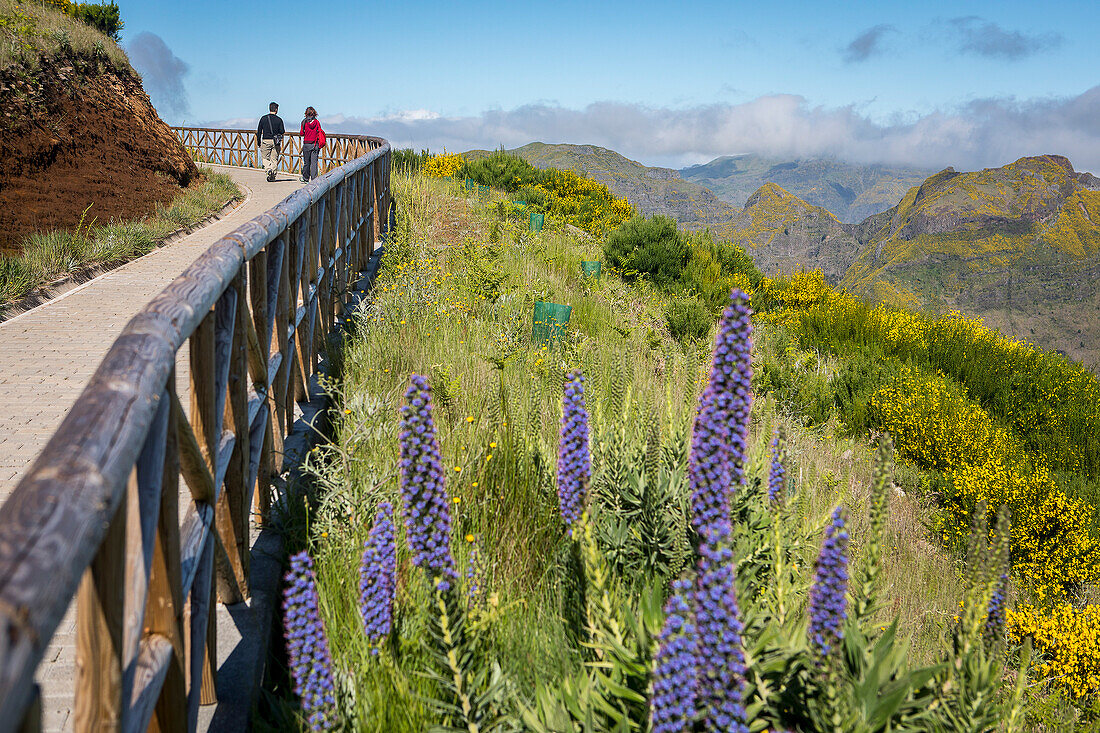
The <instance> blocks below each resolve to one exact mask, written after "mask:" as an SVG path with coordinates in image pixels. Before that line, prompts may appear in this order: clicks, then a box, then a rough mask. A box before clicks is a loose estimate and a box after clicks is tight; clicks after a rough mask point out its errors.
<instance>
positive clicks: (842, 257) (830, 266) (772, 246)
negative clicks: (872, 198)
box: [715, 183, 860, 283]
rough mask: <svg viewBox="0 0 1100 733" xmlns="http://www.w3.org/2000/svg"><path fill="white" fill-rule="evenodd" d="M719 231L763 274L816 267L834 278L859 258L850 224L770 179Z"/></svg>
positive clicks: (832, 279) (840, 275)
mask: <svg viewBox="0 0 1100 733" xmlns="http://www.w3.org/2000/svg"><path fill="white" fill-rule="evenodd" d="M715 230H716V232H717V233H718V234H720V235H721V236H723V237H728V238H729V239H731V240H732V241H735V242H737V243H738V244H740V245H741V246H742V247H743V248H744V250H745V251H746V252H748V253H749V254H750V255H752V258H753V259H754V260H755V261H756V266H757V267H758V268H760V271H761V272H763V273H765V274H767V275H774V274H776V273H779V272H785V273H790V272H794V271H795V270H797V269H799V268H820V269H821V270H822V271H823V272H824V274H825V277H826V278H827V279H829V280H830V281H831V282H834V283H835V282H837V281H839V280H840V278H841V277H843V276H844V273H845V272H847V270H848V267H849V266H850V265H851V264H852V263H853V262H854V261H855V259H856V257H858V256H859V252H860V244H859V242H858V241H857V240H856V238H855V236H854V235H853V234H852V232H851V228H850V227H848V226H846V225H845V224H843V223H841V222H840V220H838V219H837V218H836V217H835V216H833V215H832V214H831V213H829V212H828V211H826V210H825V209H823V208H821V207H820V206H811V205H810V204H808V203H806V202H805V201H803V200H802V199H800V198H798V197H797V196H794V195H793V194H791V193H790V192H788V191H786V190H784V189H783V188H782V187H780V186H778V185H776V184H774V183H766V184H764V185H763V186H761V187H760V189H759V190H757V191H756V192H755V193H753V194H752V196H750V197H749V199H748V201H746V202H745V208H744V210H743V211H742V212H741V213H740V214H739V215H737V216H736V217H734V219H733V220H732V221H731V222H729V223H728V224H726V225H724V226H719V227H715Z"/></svg>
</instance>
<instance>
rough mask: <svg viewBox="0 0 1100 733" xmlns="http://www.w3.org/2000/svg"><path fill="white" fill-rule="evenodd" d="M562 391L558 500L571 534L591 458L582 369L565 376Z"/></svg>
mask: <svg viewBox="0 0 1100 733" xmlns="http://www.w3.org/2000/svg"><path fill="white" fill-rule="evenodd" d="M566 379H567V380H568V381H566V383H565V393H564V394H563V395H562V400H561V402H562V416H561V441H560V443H559V444H558V502H559V504H560V505H561V516H562V519H564V520H565V526H566V528H567V529H568V531H569V536H570V537H572V536H573V527H574V525H576V524H577V522H579V521H580V519H581V513H582V512H583V511H584V503H585V498H586V496H587V494H588V482H589V480H590V479H591V477H592V461H591V458H590V456H589V453H588V411H587V410H586V409H585V406H584V376H583V375H582V374H581V373H580V372H579V371H574V372H570V373H569V375H568V376H567V377H566Z"/></svg>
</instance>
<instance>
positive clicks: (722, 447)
mask: <svg viewBox="0 0 1100 733" xmlns="http://www.w3.org/2000/svg"><path fill="white" fill-rule="evenodd" d="M751 315H752V311H751V310H750V309H749V306H748V296H746V295H745V294H744V293H742V292H741V291H740V290H734V291H733V292H732V293H730V306H729V307H728V308H726V309H725V311H723V313H722V320H721V322H720V323H719V325H718V336H717V337H716V338H715V341H714V357H713V359H712V361H711V367H710V379H709V381H708V382H707V387H706V389H704V390H703V394H701V395H700V396H699V413H698V415H697V417H696V418H695V427H694V430H693V431H692V436H691V461H690V464H689V468H688V483H689V485H690V487H691V508H692V520H691V524H692V527H693V528H694V529H695V531H696V532H697V533H698V534H699V536H700V538H702V540H703V542H704V543H712V544H713V543H718V542H721V541H722V540H724V539H725V538H726V537H727V536H728V535H729V533H730V508H729V507H730V500H731V499H732V498H733V492H734V490H735V489H736V488H737V487H738V486H740V485H741V483H742V482H743V481H744V473H745V471H744V463H745V445H746V441H747V438H748V429H749V409H750V408H751V406H752V393H751V391H750V388H751V382H752V361H751V354H752V322H751V320H750V317H751Z"/></svg>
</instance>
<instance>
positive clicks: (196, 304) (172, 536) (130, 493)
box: [0, 138, 390, 731]
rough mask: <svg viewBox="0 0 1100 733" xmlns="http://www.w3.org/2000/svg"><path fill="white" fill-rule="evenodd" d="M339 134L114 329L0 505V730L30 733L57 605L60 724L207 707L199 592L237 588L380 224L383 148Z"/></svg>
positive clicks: (207, 602) (178, 715) (386, 199)
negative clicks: (343, 159) (72, 635)
mask: <svg viewBox="0 0 1100 733" xmlns="http://www.w3.org/2000/svg"><path fill="white" fill-rule="evenodd" d="M358 144H359V145H360V146H361V147H360V148H359V149H360V150H361V151H363V152H364V153H365V154H361V155H360V156H359V157H357V158H355V159H354V160H351V161H350V162H348V163H347V164H346V165H344V166H342V167H339V168H336V169H334V170H332V171H331V172H329V173H328V174H326V175H323V176H321V177H320V178H318V179H316V180H315V181H313V182H312V183H310V184H309V185H307V186H304V187H302V188H301V189H299V190H298V191H296V192H295V193H293V194H291V195H290V196H288V197H287V198H286V199H285V200H284V201H282V202H281V203H280V204H278V205H277V206H275V207H274V208H273V209H271V210H270V211H268V212H267V213H265V214H262V215H260V216H259V217H257V218H255V219H253V220H252V221H250V222H248V223H246V224H244V225H243V226H241V227H240V228H238V229H237V230H236V231H235V232H233V233H232V234H229V235H228V236H226V237H224V238H223V239H221V240H220V241H218V242H217V243H215V244H214V245H213V246H212V247H211V248H210V249H209V250H208V251H207V252H206V253H205V254H203V255H202V256H200V257H199V259H198V260H196V261H195V263H194V264H192V265H191V266H190V267H189V268H187V270H186V271H184V273H183V274H182V275H180V276H179V277H178V278H176V280H175V281H173V282H172V283H171V284H170V285H169V286H168V287H167V288H165V289H164V290H163V291H162V292H161V293H160V294H159V295H157V296H156V297H155V298H153V300H152V301H151V302H150V303H149V304H148V305H146V306H145V307H144V308H143V309H142V310H141V311H140V312H139V313H138V314H137V315H136V316H135V317H134V318H133V319H132V320H131V321H130V322H129V324H127V326H126V327H125V329H124V330H123V331H122V334H121V335H120V336H119V337H118V339H117V340H116V341H115V342H114V344H113V345H112V346H111V348H110V350H109V351H108V353H107V355H106V357H105V358H104V360H103V362H102V363H101V364H100V366H99V368H98V370H97V371H96V373H95V375H94V376H93V377H92V379H91V381H90V382H89V383H88V385H87V387H86V388H85V390H84V392H83V393H82V395H81V396H80V398H79V399H78V400H77V402H76V404H75V405H74V406H73V407H72V409H71V411H70V412H69V414H68V416H67V417H66V418H65V420H64V422H63V423H62V424H61V427H60V428H59V429H58V431H57V432H56V433H55V434H54V435H53V437H52V438H51V439H50V441H49V443H48V444H47V446H46V448H45V449H44V450H43V452H42V453H41V455H39V457H38V459H37V460H36V461H35V462H34V464H33V466H32V467H31V469H30V471H29V472H28V473H27V474H26V476H25V478H23V480H22V481H21V482H20V483H19V485H18V486H17V487H16V489H15V491H14V492H13V493H12V495H11V497H10V498H9V499H8V501H7V502H5V503H4V505H3V506H2V507H0V729H3V730H11V729H13V728H14V729H20V725H22V726H23V729H26V730H37V726H38V724H39V723H40V715H41V702H40V700H39V697H38V689H37V687H36V685H35V683H34V675H35V669H36V667H37V665H38V663H39V661H40V660H41V658H42V655H43V652H44V650H45V649H46V646H47V644H48V643H49V641H50V639H51V637H52V636H53V634H54V632H55V631H56V629H57V626H58V624H59V622H60V621H61V619H62V616H63V615H64V614H65V611H66V608H67V607H68V606H69V604H70V602H71V601H72V599H73V598H74V596H75V597H76V602H77V664H76V673H75V680H74V684H75V688H76V689H75V707H74V713H73V714H74V718H73V727H74V728H75V729H76V730H78V731H87V730H108V729H110V730H126V731H140V730H146V729H150V728H151V729H156V730H172V731H176V730H194V728H195V725H196V720H197V717H198V707H199V704H200V702H201V703H204V704H205V703H211V702H214V701H215V700H214V666H215V665H216V656H215V654H214V652H215V648H214V647H215V633H214V626H213V624H212V623H211V621H210V620H211V618H212V616H213V611H214V602H215V596H214V594H215V593H216V594H217V596H216V598H217V600H219V601H221V602H222V603H233V602H236V601H240V600H242V599H243V598H245V597H247V596H248V595H249V588H248V581H247V579H248V569H249V513H250V509H251V507H252V506H253V501H254V500H255V503H256V510H257V511H258V512H259V513H260V514H261V515H263V514H264V513H265V512H266V511H267V509H268V502H269V501H270V498H271V493H270V491H271V489H270V486H271V481H270V479H271V478H272V477H273V476H274V475H275V474H276V472H277V471H279V470H281V468H282V466H281V465H279V464H280V463H281V457H282V450H283V440H284V438H285V436H286V435H287V434H288V431H289V430H290V429H291V425H292V424H293V422H294V406H295V401H299V402H300V401H302V400H304V399H306V397H307V391H308V385H309V381H310V377H311V375H312V374H313V372H314V371H315V370H316V369H317V365H318V351H319V350H320V349H323V348H324V344H325V336H326V334H327V333H328V332H329V331H330V330H331V329H332V328H333V324H334V322H335V320H336V319H337V318H338V317H339V316H340V315H341V313H342V311H343V310H344V308H345V306H346V304H347V302H348V295H349V290H350V288H352V286H353V285H354V283H355V282H356V281H357V278H358V275H359V273H360V272H361V271H362V270H363V269H364V268H365V266H366V264H367V260H368V258H369V257H370V255H371V253H372V251H373V250H374V246H375V243H376V241H378V238H379V236H380V235H381V234H382V233H383V232H384V231H385V229H386V228H387V226H386V225H387V219H386V216H387V212H389V210H390V196H389V170H390V147H389V144H388V143H386V142H385V141H384V140H381V139H379V138H360V139H359V142H358ZM367 151H369V152H367ZM185 343H186V344H188V345H189V347H190V354H189V374H188V375H187V380H188V381H189V390H188V391H189V394H190V402H189V407H190V409H189V411H185V409H184V405H183V404H181V400H180V398H179V394H178V393H177V390H176V360H177V352H178V351H179V350H180V348H181V347H182V346H183V345H184V344H185ZM188 413H189V414H188ZM181 477H182V479H183V483H181V481H180V479H181ZM184 484H186V487H187V488H183V486H184ZM188 489H189V491H188ZM181 495H182V496H184V497H185V506H183V507H181V506H180V496H181ZM181 510H183V513H184V514H185V516H184V518H183V520H182V521H180V513H181ZM19 721H23V722H22V724H20V722H19Z"/></svg>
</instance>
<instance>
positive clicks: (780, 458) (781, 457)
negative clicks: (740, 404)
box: [768, 428, 787, 506]
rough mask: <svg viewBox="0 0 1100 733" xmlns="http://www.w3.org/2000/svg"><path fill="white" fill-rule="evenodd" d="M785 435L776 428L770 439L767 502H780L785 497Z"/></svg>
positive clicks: (775, 503)
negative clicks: (770, 458) (770, 461)
mask: <svg viewBox="0 0 1100 733" xmlns="http://www.w3.org/2000/svg"><path fill="white" fill-rule="evenodd" d="M786 463H787V436H786V435H784V433H783V428H776V430H775V438H774V439H772V463H771V469H770V470H769V471H768V503H769V504H771V505H772V506H776V505H779V504H782V503H783V502H784V501H786V499H787V465H786Z"/></svg>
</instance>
